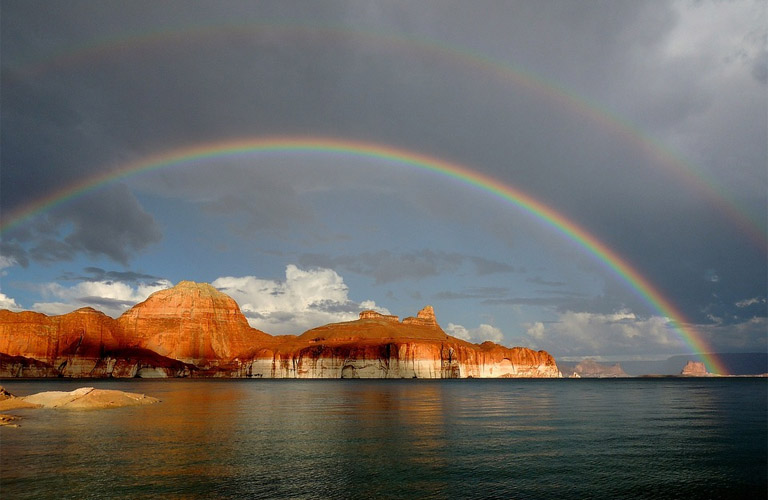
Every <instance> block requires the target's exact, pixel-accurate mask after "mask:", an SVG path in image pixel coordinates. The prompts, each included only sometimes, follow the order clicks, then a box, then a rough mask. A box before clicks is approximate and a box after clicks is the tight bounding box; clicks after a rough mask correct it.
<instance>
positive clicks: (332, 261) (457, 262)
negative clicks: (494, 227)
mask: <svg viewBox="0 0 768 500" xmlns="http://www.w3.org/2000/svg"><path fill="white" fill-rule="evenodd" d="M299 261H300V262H301V264H302V265H309V266H322V267H328V268H334V269H338V268H341V269H346V270H348V271H351V272H353V273H356V274H361V275H363V276H370V277H372V278H374V279H375V280H376V283H377V284H384V283H392V282H396V281H402V280H418V279H422V278H427V277H430V276H438V275H440V274H443V273H446V272H455V271H457V270H459V269H460V268H461V267H462V266H463V265H465V264H471V265H472V266H473V269H474V271H475V274H476V275H487V274H496V273H509V272H513V271H514V270H515V268H514V267H513V266H510V265H508V264H505V263H503V262H497V261H493V260H490V259H486V258H482V257H477V256H472V255H464V254H460V253H455V252H443V251H439V250H431V249H423V250H419V251H412V252H404V253H394V252H391V251H389V250H379V251H377V252H364V253H361V254H358V255H341V256H338V257H330V256H326V255H320V254H304V255H302V256H301V257H300V259H299Z"/></svg>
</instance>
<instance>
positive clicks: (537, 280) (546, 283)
mask: <svg viewBox="0 0 768 500" xmlns="http://www.w3.org/2000/svg"><path fill="white" fill-rule="evenodd" d="M525 281H526V282H527V283H533V284H534V285H543V286H565V285H567V283H565V282H564V281H548V280H545V279H543V278H542V277H540V276H536V277H533V278H526V279H525Z"/></svg>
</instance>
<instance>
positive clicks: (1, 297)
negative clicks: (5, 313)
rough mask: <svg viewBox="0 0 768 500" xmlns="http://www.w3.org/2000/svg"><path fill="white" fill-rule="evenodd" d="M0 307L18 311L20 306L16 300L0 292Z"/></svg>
mask: <svg viewBox="0 0 768 500" xmlns="http://www.w3.org/2000/svg"><path fill="white" fill-rule="evenodd" d="M0 309H10V310H11V311H20V310H21V306H20V305H19V304H18V303H16V301H15V300H14V299H13V298H11V297H9V296H7V295H6V294H4V293H2V292H0Z"/></svg>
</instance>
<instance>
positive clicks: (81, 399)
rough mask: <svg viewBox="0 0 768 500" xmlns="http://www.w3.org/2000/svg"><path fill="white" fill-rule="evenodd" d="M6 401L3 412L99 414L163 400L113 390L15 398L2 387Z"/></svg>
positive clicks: (90, 389)
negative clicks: (98, 411)
mask: <svg viewBox="0 0 768 500" xmlns="http://www.w3.org/2000/svg"><path fill="white" fill-rule="evenodd" d="M0 391H2V392H3V393H4V394H3V398H2V399H0V411H7V410H15V409H19V408H56V409H66V410H95V409H103V408H120V407H123V406H139V405H147V404H154V403H159V402H160V400H159V399H156V398H152V397H149V396H145V395H144V394H136V393H132V392H123V391H116V390H112V389H94V388H93V387H81V388H79V389H75V390H74V391H70V392H64V391H48V392H38V393H37V394H32V395H30V396H24V397H15V396H13V395H12V394H10V393H8V392H7V391H5V390H4V389H2V387H0Z"/></svg>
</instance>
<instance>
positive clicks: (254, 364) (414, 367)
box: [0, 281, 560, 378]
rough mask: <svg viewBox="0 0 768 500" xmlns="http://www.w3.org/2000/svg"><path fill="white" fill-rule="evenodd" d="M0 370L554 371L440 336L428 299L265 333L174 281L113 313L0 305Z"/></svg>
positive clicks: (213, 294)
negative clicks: (407, 307)
mask: <svg viewBox="0 0 768 500" xmlns="http://www.w3.org/2000/svg"><path fill="white" fill-rule="evenodd" d="M0 376H4V377H50V376H63V377H188V376H192V377H263V378H459V377H462V378H463V377H559V376H560V372H559V370H558V368H557V365H556V363H555V360H554V359H553V358H552V356H550V355H549V354H548V353H546V352H544V351H538V352H536V351H532V350H530V349H527V348H524V347H514V348H511V349H510V348H506V347H503V346H500V345H498V344H494V343H492V342H485V343H483V344H480V345H478V344H470V343H469V342H465V341H463V340H460V339H457V338H454V337H451V336H449V335H447V334H446V333H445V332H444V331H443V330H442V328H440V325H439V324H438V323H437V319H436V317H435V312H434V310H433V309H432V307H431V306H427V307H425V308H424V309H422V310H421V311H419V313H418V314H417V315H416V317H409V318H405V319H404V320H403V321H400V320H399V318H398V317H397V316H391V315H382V314H379V313H377V312H375V311H363V312H362V313H360V318H359V319H358V320H355V321H348V322H343V323H334V324H330V325H325V326H321V327H318V328H313V329H311V330H309V331H307V332H305V333H303V334H302V335H299V336H291V335H286V336H280V337H273V336H271V335H268V334H266V333H264V332H261V331H259V330H256V329H254V328H251V327H250V326H249V325H248V322H247V320H246V318H245V316H244V315H243V314H242V312H241V311H240V308H239V306H238V305H237V303H236V302H235V301H234V300H233V299H232V298H230V297H229V296H227V295H225V294H224V293H222V292H220V291H218V290H216V289H215V288H213V287H212V286H210V285H208V284H200V283H193V282H188V281H183V282H181V283H179V284H178V285H177V286H175V287H174V288H171V289H168V290H162V291H159V292H156V293H154V294H153V295H151V296H150V297H149V298H148V299H147V300H145V301H144V302H142V303H140V304H137V305H136V306H134V307H133V308H132V309H130V310H129V311H127V312H126V313H125V314H123V315H122V316H120V317H119V318H118V319H116V320H115V319H112V318H110V317H108V316H106V315H104V314H103V313H100V312H98V311H96V310H93V309H89V308H87V309H79V310H77V311H74V312H72V313H69V314H65V315H62V316H50V317H49V316H45V315H43V314H39V313H31V312H21V313H13V312H10V311H0Z"/></svg>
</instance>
